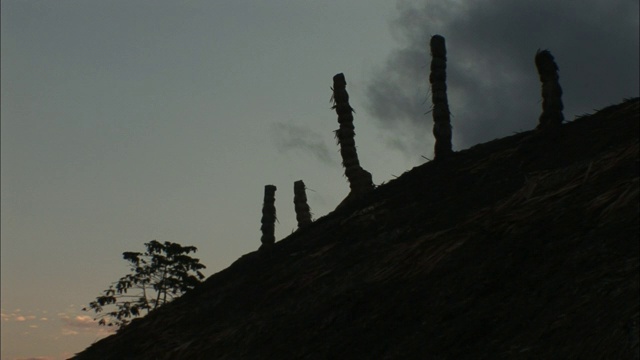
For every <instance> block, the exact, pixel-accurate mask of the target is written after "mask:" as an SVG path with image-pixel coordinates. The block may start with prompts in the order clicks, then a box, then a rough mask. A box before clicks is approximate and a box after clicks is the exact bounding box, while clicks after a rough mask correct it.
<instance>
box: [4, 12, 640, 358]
mask: <svg viewBox="0 0 640 360" xmlns="http://www.w3.org/2000/svg"><path fill="white" fill-rule="evenodd" d="M469 4H471V5H469ZM1 6H2V9H1V10H2V11H1V13H2V19H1V20H2V23H1V26H2V32H1V36H2V44H1V46H2V49H1V50H2V55H1V56H2V59H1V60H2V63H1V66H2V74H1V75H2V88H1V91H2V108H1V111H2V113H1V116H2V118H1V120H2V122H1V136H2V138H1V140H2V143H1V151H2V152H1V156H2V158H1V166H2V169H1V170H2V172H1V176H2V179H1V180H2V184H1V186H2V188H1V190H2V199H1V200H2V201H1V206H2V209H1V211H2V213H1V216H2V218H1V221H2V222H1V236H2V243H1V246H2V249H1V250H2V252H1V254H2V255H1V256H2V258H1V266H2V269H1V270H2V275H1V276H2V289H1V290H2V321H1V323H2V354H1V356H2V359H28V358H36V357H42V358H43V359H62V358H64V357H65V356H68V355H69V354H71V353H75V352H78V351H80V350H82V349H84V348H85V347H86V346H88V345H89V344H90V343H91V342H93V341H95V340H96V339H97V338H99V337H100V336H104V332H102V333H101V332H100V329H99V328H98V327H97V326H96V325H95V324H94V323H92V321H91V318H90V317H86V316H87V315H90V314H87V313H82V312H81V311H80V310H79V309H80V308H82V307H83V306H84V305H86V304H87V303H88V302H90V301H92V300H93V299H94V298H95V297H96V296H97V295H99V293H100V291H101V290H103V289H105V288H106V287H108V285H109V283H110V282H111V281H115V280H117V279H118V278H119V277H120V276H122V275H124V274H125V273H126V271H127V267H126V264H125V263H124V261H123V260H122V259H121V254H122V252H124V251H142V250H143V243H145V242H148V241H150V240H153V239H156V240H158V241H173V242H179V243H181V244H183V245H193V246H196V247H198V249H199V251H198V252H197V253H196V254H195V256H196V257H198V258H200V260H201V262H202V263H204V264H205V265H207V267H208V268H207V271H206V272H205V274H206V275H211V274H213V273H215V272H217V271H220V270H222V269H224V268H225V267H227V266H228V265H229V264H231V263H232V262H233V261H235V260H236V259H237V258H238V257H240V256H241V255H243V254H246V253H248V252H251V251H254V250H256V249H257V248H258V247H259V245H260V240H259V239H260V217H261V206H262V199H263V191H264V185H266V184H274V185H276V186H277V187H278V190H277V192H276V208H277V213H278V219H279V223H277V224H276V238H277V239H278V240H279V239H282V238H284V237H285V236H287V235H288V234H290V233H291V232H292V231H293V230H294V229H295V227H296V223H295V214H294V210H293V183H294V181H296V180H300V179H302V180H304V182H305V183H306V185H307V187H308V188H309V190H308V192H307V195H308V198H309V205H310V206H311V210H312V212H313V213H314V214H315V217H316V218H317V217H320V216H323V215H326V214H327V213H329V212H330V211H332V210H333V209H334V208H335V207H336V206H337V205H338V203H339V202H340V201H341V200H342V199H343V198H344V197H345V196H346V194H347V192H348V188H349V187H348V184H347V182H346V178H345V177H344V176H343V175H342V174H343V170H342V168H341V165H340V163H341V159H340V156H339V152H338V147H337V145H336V143H335V139H334V138H333V130H335V129H337V128H338V123H337V121H336V115H335V112H333V111H332V110H330V106H331V104H330V102H329V98H330V96H331V90H330V86H331V85H332V77H333V75H335V74H337V73H340V72H343V73H344V74H345V77H346V79H347V83H348V85H347V90H348V91H349V93H350V95H351V104H352V106H353V107H354V108H355V109H356V114H355V126H356V134H357V135H356V144H357V146H358V152H359V156H360V161H361V164H362V166H363V167H364V168H365V169H366V170H368V171H369V172H371V173H372V175H373V178H374V182H375V183H377V184H380V183H382V182H384V181H388V180H390V179H393V177H394V176H398V175H400V174H402V173H403V172H404V171H407V170H409V169H411V168H412V167H414V166H417V165H420V164H421V163H423V162H424V159H423V158H422V156H426V157H432V156H433V140H432V136H431V134H430V132H431V127H432V124H433V122H432V120H431V118H430V114H425V113H427V112H428V111H429V108H430V105H431V103H430V94H429V85H428V76H429V73H428V72H429V64H430V56H429V49H428V43H429V38H430V37H431V36H432V35H434V34H441V35H443V36H444V37H445V38H446V41H447V51H448V86H449V103H450V108H451V111H452V113H453V118H452V123H453V127H454V135H453V136H454V147H455V149H456V150H461V149H464V148H468V147H470V146H473V145H475V144H477V143H479V142H484V141H487V140H491V139H494V138H498V137H503V136H508V135H511V134H512V133H513V132H514V131H524V130H529V129H532V128H534V127H535V125H536V123H537V118H538V115H539V113H540V107H541V104H540V83H539V81H538V77H537V74H536V70H535V66H534V63H533V58H534V55H535V52H536V50H537V49H549V50H550V51H551V52H552V54H553V55H554V56H555V58H556V61H557V63H558V65H559V67H560V82H561V85H562V87H563V89H564V92H565V95H564V102H565V106H566V108H565V117H566V119H567V120H572V119H573V118H574V117H575V115H580V114H584V113H590V112H593V110H594V109H598V108H602V107H604V106H607V105H610V104H613V103H617V102H620V101H621V100H622V99H623V98H627V97H635V96H638V92H639V84H638V76H639V74H638V67H639V65H640V64H639V60H638V53H639V48H638V30H639V26H638V1H637V0H620V1H610V0H583V1H580V2H568V1H563V2H558V1H551V0H538V1H535V2H534V1H524V0H522V1H513V0H511V1H509V0H492V1H491V0H488V1H476V2H467V1H451V0H448V1H399V2H393V1H388V0H375V1H374V0H369V1H361V0H351V1H313V2H311V1H294V0H291V1H270V2H261V1H204V0H188V1H182V2H177V1H169V0H160V1H153V2H143V1H80V0H56V1H51V0H48V1H45V0H7V1H2V3H1Z"/></svg>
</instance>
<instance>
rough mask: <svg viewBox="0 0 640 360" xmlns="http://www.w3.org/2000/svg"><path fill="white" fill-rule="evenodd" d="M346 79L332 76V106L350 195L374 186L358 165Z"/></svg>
mask: <svg viewBox="0 0 640 360" xmlns="http://www.w3.org/2000/svg"><path fill="white" fill-rule="evenodd" d="M346 87H347V80H346V79H345V78H344V74H342V73H340V74H337V75H335V76H334V77H333V88H332V90H333V96H332V100H333V107H332V109H335V110H336V114H338V123H340V128H339V129H338V130H336V132H335V133H336V138H337V139H338V144H339V145H340V155H341V156H342V166H344V168H345V172H344V173H345V175H346V177H347V179H348V180H349V186H350V187H351V193H350V195H355V196H357V195H360V194H363V193H366V192H368V191H369V190H372V189H373V188H374V185H373V179H372V177H371V174H370V173H369V172H368V171H366V170H364V169H363V168H362V167H361V166H360V161H359V160H358V153H357V152H356V141H355V136H356V133H355V131H354V129H355V126H354V125H353V113H354V110H353V108H352V107H351V105H349V94H348V93H347V89H346Z"/></svg>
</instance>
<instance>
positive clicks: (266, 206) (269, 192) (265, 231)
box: [260, 185, 276, 248]
mask: <svg viewBox="0 0 640 360" xmlns="http://www.w3.org/2000/svg"><path fill="white" fill-rule="evenodd" d="M275 202H276V187H275V185H265V187H264V203H263V204H262V220H261V223H262V226H261V227H260V230H261V231H262V237H261V238H260V241H261V242H262V246H261V248H265V247H270V246H272V245H273V244H274V243H275V242H276V237H275V228H276V205H275Z"/></svg>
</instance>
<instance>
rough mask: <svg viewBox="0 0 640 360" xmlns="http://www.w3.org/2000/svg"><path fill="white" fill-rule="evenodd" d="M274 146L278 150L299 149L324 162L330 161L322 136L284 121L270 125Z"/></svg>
mask: <svg viewBox="0 0 640 360" xmlns="http://www.w3.org/2000/svg"><path fill="white" fill-rule="evenodd" d="M271 129H272V132H273V135H274V139H275V143H276V147H277V149H278V150H279V151H282V152H285V151H289V150H301V151H304V152H306V153H308V154H311V155H312V156H314V157H315V158H316V159H318V160H320V161H321V162H323V163H325V164H329V163H331V162H332V159H331V156H330V153H329V148H328V147H327V145H326V144H325V142H324V140H323V139H324V138H325V137H323V136H321V135H320V134H318V133H316V132H314V131H312V130H311V129H308V128H306V127H303V126H299V125H294V124H285V123H275V124H273V125H272V128H271Z"/></svg>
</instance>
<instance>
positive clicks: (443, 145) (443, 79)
mask: <svg viewBox="0 0 640 360" xmlns="http://www.w3.org/2000/svg"><path fill="white" fill-rule="evenodd" d="M430 46H431V74H430V75H429V82H430V83H431V100H432V102H433V111H432V113H433V135H434V136H435V138H436V145H435V155H434V156H435V158H436V159H441V158H444V157H447V156H449V155H451V154H452V153H453V150H452V145H451V119H450V111H449V100H448V99H447V49H446V47H445V43H444V37H442V36H440V35H434V36H432V37H431V42H430Z"/></svg>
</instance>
